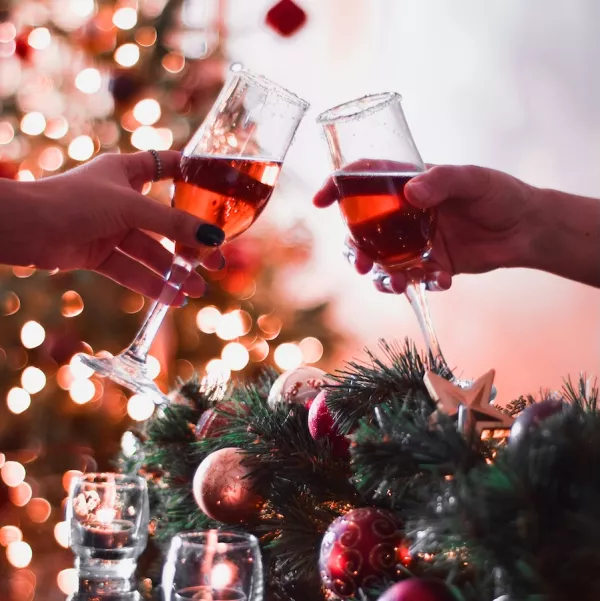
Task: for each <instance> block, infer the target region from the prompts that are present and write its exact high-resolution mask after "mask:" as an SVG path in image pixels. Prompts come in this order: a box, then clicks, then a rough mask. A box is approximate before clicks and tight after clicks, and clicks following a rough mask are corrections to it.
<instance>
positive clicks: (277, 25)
mask: <svg viewBox="0 0 600 601" xmlns="http://www.w3.org/2000/svg"><path fill="white" fill-rule="evenodd" d="M306 19H307V17H306V12H304V10H303V9H302V8H300V7H299V6H298V5H297V4H296V3H295V2H293V1H292V0H281V2H278V3H277V4H276V5H275V6H274V7H273V8H272V9H271V10H269V12H268V13H267V18H266V23H267V25H268V26H269V27H271V29H274V30H275V31H276V32H277V33H278V34H279V35H281V36H283V37H285V38H287V37H290V36H292V35H294V34H295V33H296V32H297V31H299V30H300V29H301V28H302V27H303V26H304V24H305V23H306Z"/></svg>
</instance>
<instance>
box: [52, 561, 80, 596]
mask: <svg viewBox="0 0 600 601" xmlns="http://www.w3.org/2000/svg"><path fill="white" fill-rule="evenodd" d="M56 584H57V585H58V588H59V589H60V590H61V592H62V593H63V594H65V595H72V594H73V593H75V592H76V591H77V589H78V588H79V575H78V572H77V570H76V569H75V568H65V569H64V570H61V571H60V572H59V573H58V576H57V577H56Z"/></svg>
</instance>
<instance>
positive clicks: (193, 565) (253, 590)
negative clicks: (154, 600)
mask: <svg viewBox="0 0 600 601" xmlns="http://www.w3.org/2000/svg"><path fill="white" fill-rule="evenodd" d="M162 587H163V592H164V600H165V601H185V600H186V599H195V600H197V601H262V600H263V594H264V584H263V570H262V559H261V555H260V548H259V546H258V540H257V539H256V537H254V536H252V535H251V534H244V533H234V532H219V531H218V530H206V531H201V532H185V533H182V534H178V535H177V536H175V537H174V538H173V540H172V541H171V546H170V549H169V553H168V555H167V560H166V562H165V565H164V568H163V575H162Z"/></svg>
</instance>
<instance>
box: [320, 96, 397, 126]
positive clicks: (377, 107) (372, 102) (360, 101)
mask: <svg viewBox="0 0 600 601" xmlns="http://www.w3.org/2000/svg"><path fill="white" fill-rule="evenodd" d="M400 100H402V96H400V94H397V93H396V92H381V93H379V94H369V95H367V96H362V97H361V98H356V99H355V100H350V101H349V102H344V103H343V104H338V105H337V106H334V107H333V108H330V109H328V110H326V111H325V112H323V113H321V114H320V115H319V116H318V117H317V123H318V124H319V125H331V124H334V123H343V122H344V121H352V120H354V119H356V118H358V117H365V116H367V115H372V114H373V113H376V112H378V111H381V110H382V109H384V108H386V107H387V106H389V105H390V104H392V102H397V101H400Z"/></svg>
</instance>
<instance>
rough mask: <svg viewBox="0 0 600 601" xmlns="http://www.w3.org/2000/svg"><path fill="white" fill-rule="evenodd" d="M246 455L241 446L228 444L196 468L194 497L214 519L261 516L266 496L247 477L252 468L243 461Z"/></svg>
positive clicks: (232, 521) (241, 520) (235, 520)
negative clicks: (228, 445)
mask: <svg viewBox="0 0 600 601" xmlns="http://www.w3.org/2000/svg"><path fill="white" fill-rule="evenodd" d="M245 458H246V455H245V454H244V452H243V451H242V450H241V449H236V448H234V447H228V448H225V449H220V450H219V451H215V452H214V453H211V454H210V455H209V456H208V457H206V458H205V459H204V461H203V462H202V463H201V464H200V465H199V467H198V469H197V470H196V474H195V475H194V481H193V484H192V490H193V493H194V499H195V500H196V503H198V507H200V509H201V510H202V511H203V512H204V513H205V514H206V515H207V516H208V517H210V518H212V519H213V520H217V521H218V522H224V523H226V524H239V523H244V522H249V521H252V520H253V519H255V518H256V517H257V516H258V514H259V512H260V510H261V508H262V506H263V503H264V499H263V498H262V497H261V496H260V495H259V494H258V493H257V492H256V491H255V490H254V484H255V483H254V481H253V479H252V478H250V477H248V476H249V474H250V473H251V471H252V468H250V467H248V466H247V465H244V464H243V463H242V462H243V460H244V459H245Z"/></svg>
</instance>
